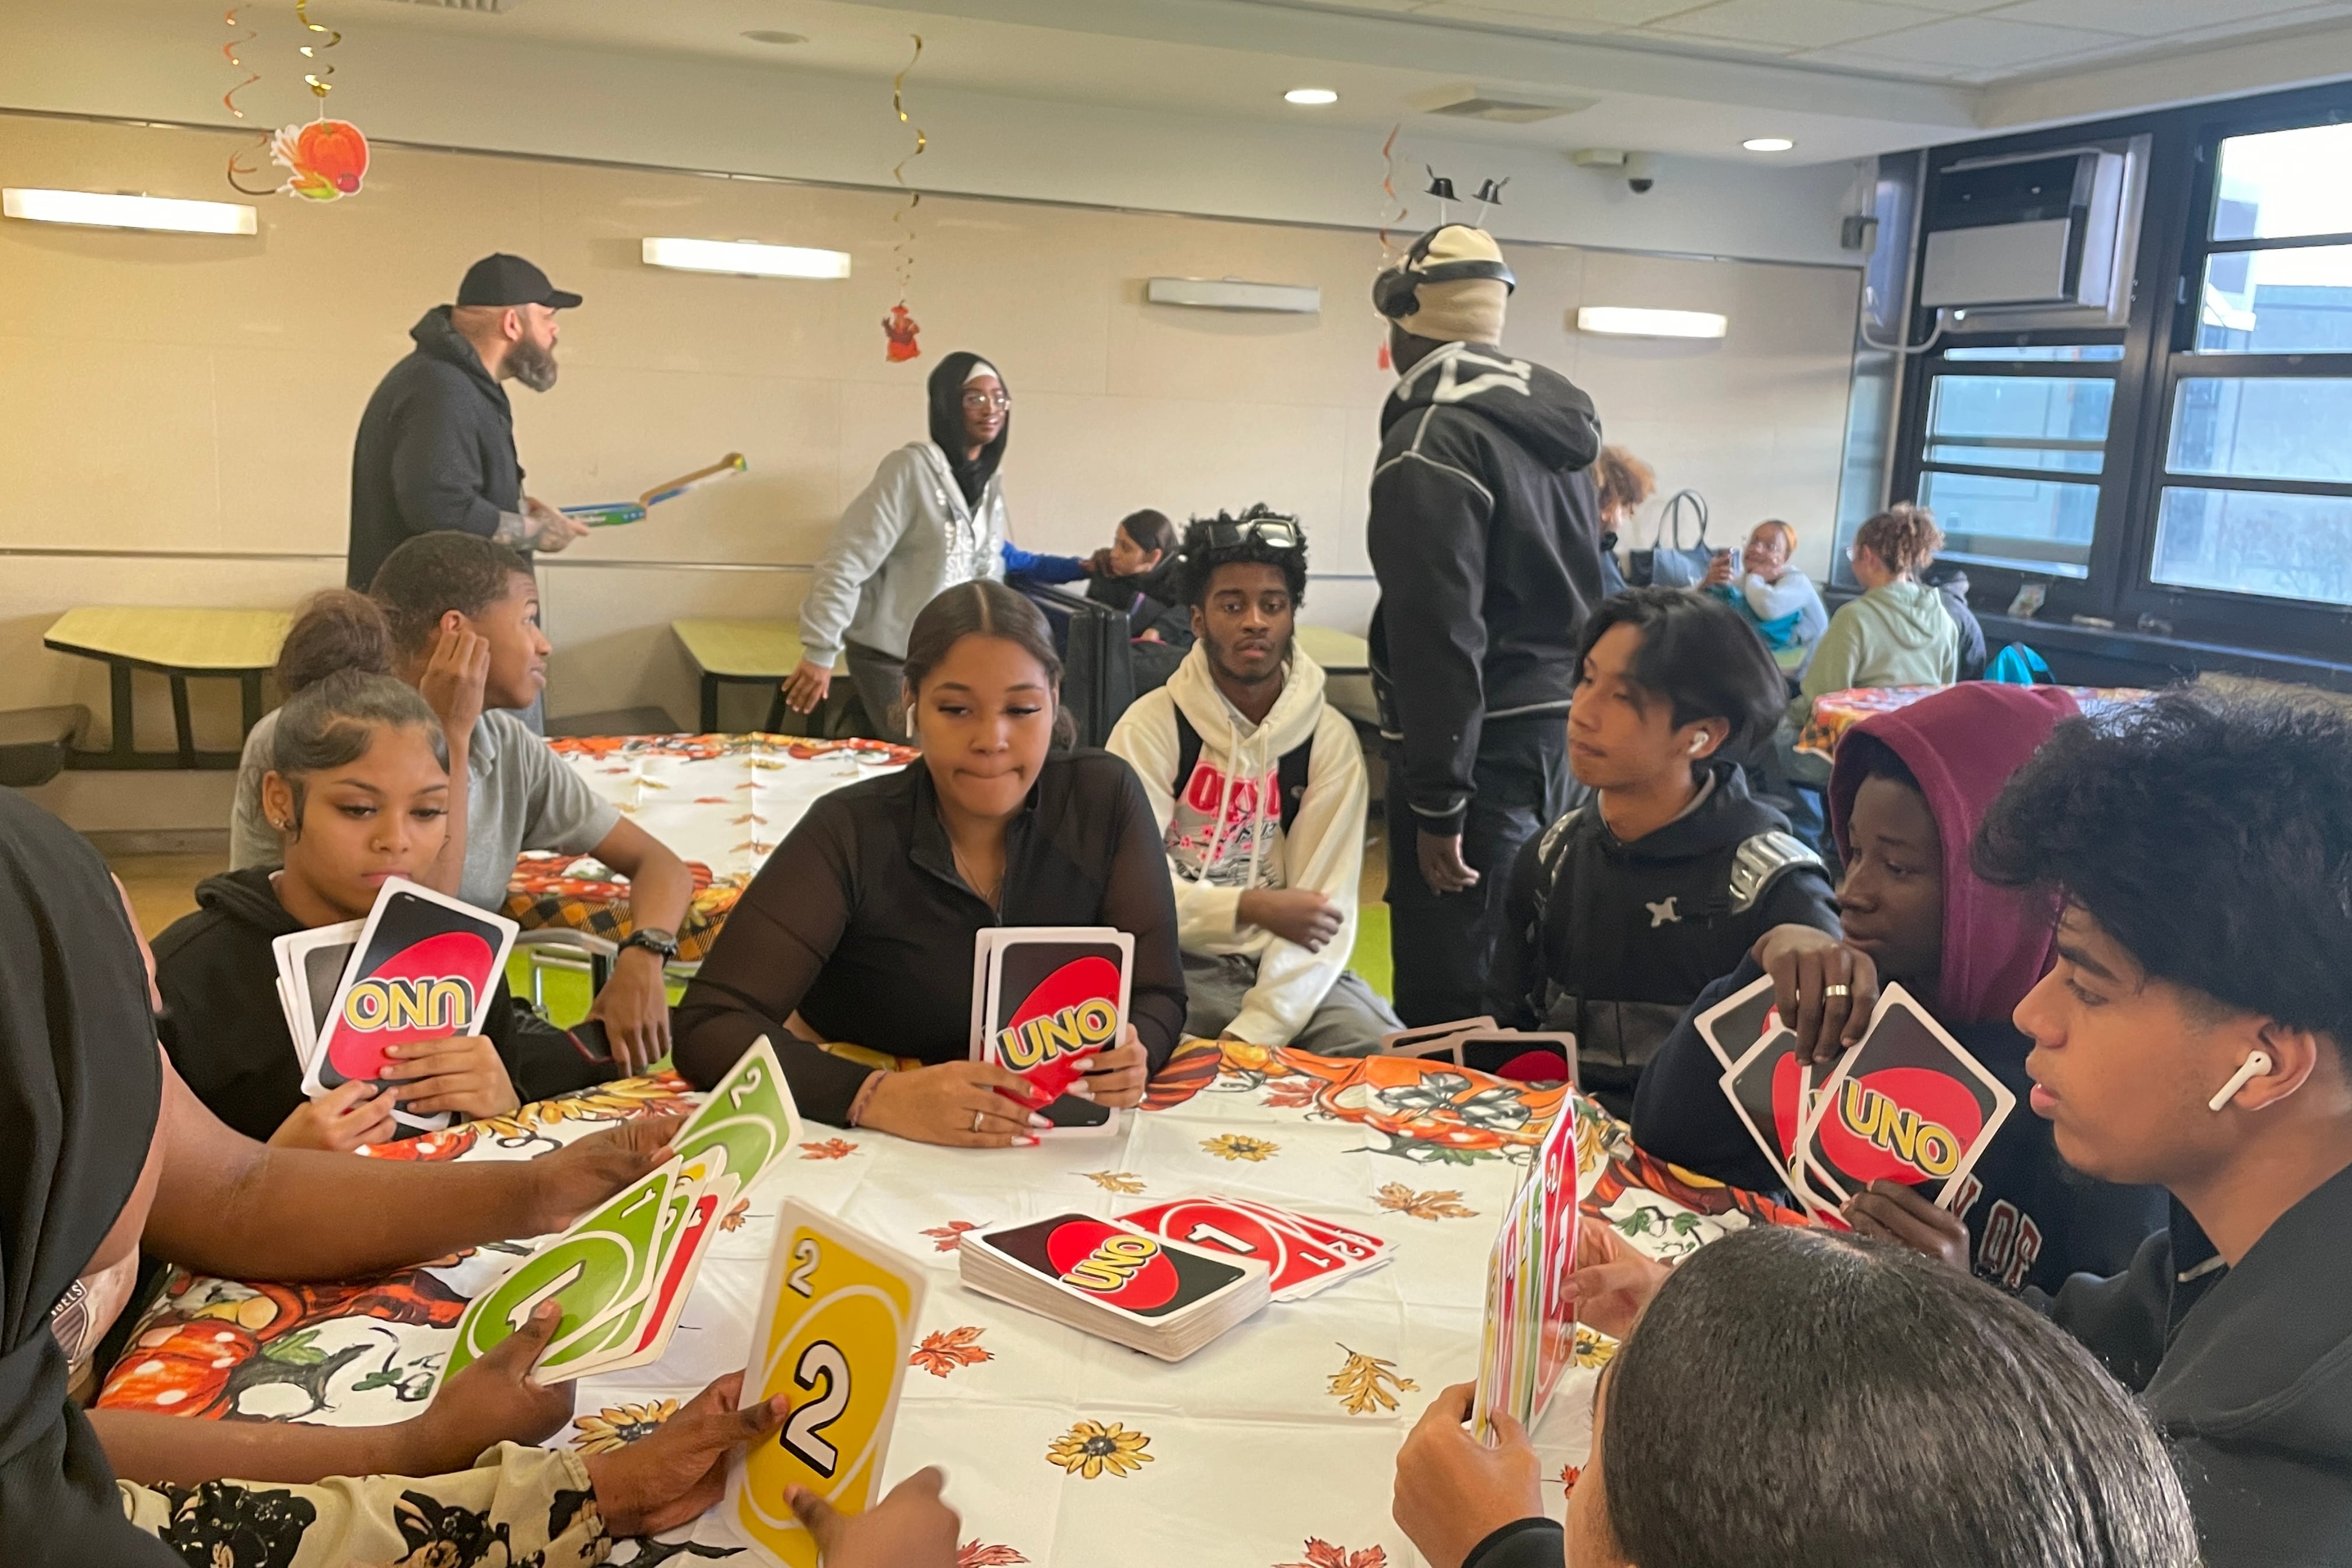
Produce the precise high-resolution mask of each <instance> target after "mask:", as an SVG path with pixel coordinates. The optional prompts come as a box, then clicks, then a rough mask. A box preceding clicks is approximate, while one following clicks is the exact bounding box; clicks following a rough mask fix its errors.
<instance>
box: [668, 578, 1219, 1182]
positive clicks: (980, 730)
mask: <svg viewBox="0 0 2352 1568" xmlns="http://www.w3.org/2000/svg"><path fill="white" fill-rule="evenodd" d="M1061 676H1062V664H1061V660H1060V658H1057V657H1056V656H1055V652H1054V644H1053V639H1052V637H1051V636H1050V635H1049V633H1048V632H1047V630H1046V626H1045V616H1043V615H1042V614H1041V613H1040V612H1039V611H1038V609H1037V607H1036V606H1035V605H1032V604H1031V603H1030V602H1029V601H1028V600H1026V599H1024V598H1023V597H1022V596H1021V595H1019V594H1016V593H1014V592H1013V590H1012V589H1010V588H1008V587H1006V586H1005V585H1004V584H1002V583H991V582H974V583H964V584H958V585H957V586H955V587H952V588H950V589H949V590H947V592H945V593H943V594H941V595H939V596H938V597H937V598H935V599H933V600H932V601H931V602H930V603H929V605H925V606H924V607H923V610H922V613H921V614H919V615H918V616H916V617H915V619H914V624H913V626H911V627H910V628H909V629H908V635H907V658H906V687H905V691H904V698H905V701H906V703H907V707H908V712H909V714H910V715H911V716H912V719H913V722H914V733H915V739H916V742H917V743H918V744H919V745H920V746H921V748H922V752H923V754H922V760H921V762H920V763H918V764H915V765H911V766H908V767H907V768H905V769H903V770H901V771H900V772H898V773H889V774H884V775H882V776H880V777H877V778H871V779H866V780H861V781H860V782H858V783H856V784H850V785H847V786H846V787H845V788H842V789H838V790H835V791H833V792H831V793H830V794H827V795H822V796H820V797H818V799H817V800H816V801H815V802H814V804H813V805H811V806H810V807H809V809H808V814H807V815H806V816H803V817H802V818H801V820H800V822H799V823H798V824H797V825H796V826H794V827H793V830H792V832H791V833H790V834H788V835H787V836H786V837H785V838H784V841H783V843H782V844H781V845H779V846H778V847H777V848H776V851H775V853H774V854H773V855H772V856H771V857H770V858H769V859H768V863H767V864H766V865H765V866H763V867H761V869H760V873H759V875H758V876H756V877H754V878H752V879H751V886H750V887H749V888H747V889H744V892H743V896H742V898H741V899H740V900H739V901H738V902H737V903H736V905H735V908H734V910H733V911H732V912H731V913H730V915H729V916H728V919H727V924H726V926H725V927H724V929H722V930H721V931H720V932H719V940H718V942H716V943H714V944H713V945H712V947H711V950H710V952H709V956H708V957H707V958H705V959H704V961H703V964H702V968H701V971H700V973H698V974H697V975H696V976H695V978H694V980H693V982H692V984H689V985H688V987H687V992H686V996H685V999H684V1000H683V1001H682V1002H680V1004H679V1005H678V1011H677V1066H678V1070H679V1071H681V1072H683V1073H684V1074H685V1075H686V1076H687V1077H688V1079H691V1080H692V1081H693V1082H695V1083H697V1084H698V1085H701V1086H703V1087H705V1088H708V1087H709V1086H710V1085H711V1084H713V1083H715V1082H717V1081H718V1079H719V1077H720V1076H721V1075H722V1074H723V1073H725V1072H726V1070H727V1069H728V1068H729V1067H730V1066H731V1065H733V1063H734V1061H735V1059H736V1058H738V1057H740V1056H741V1055H742V1054H743V1051H744V1050H745V1048H746V1047H749V1046H750V1045H751V1042H752V1041H753V1040H755V1039H757V1038H758V1037H761V1036H762V1035H765V1036H767V1037H770V1038H771V1039H772V1041H773V1042H774V1043H775V1046H776V1047H777V1056H778V1058H779V1059H780V1060H781V1061H782V1063H783V1067H784V1072H785V1076H786V1077H787V1078H788V1079H790V1081H791V1083H792V1088H793V1097H794V1098H795V1099H796V1100H798V1101H799V1103H800V1108H801V1110H803V1112H804V1113H806V1114H807V1115H809V1116H812V1117H814V1118H815V1119H816V1120H818V1121H829V1122H833V1123H835V1124H837V1125H844V1126H858V1127H872V1128H876V1129H878V1130H880V1131H885V1132H894V1133H897V1134H898V1136H900V1137H903V1138H910V1139H914V1140H916V1141H917V1142H926V1143H952V1144H961V1145H965V1146H969V1147H979V1148H996V1147H1003V1146H1004V1145H1006V1144H1010V1143H1014V1142H1024V1141H1027V1140H1029V1139H1031V1138H1032V1137H1033V1136H1034V1133H1033V1131H1032V1129H1033V1128H1034V1127H1035V1126H1036V1125H1038V1124H1039V1119H1037V1118H1035V1117H1034V1113H1033V1112H1032V1111H1030V1110H1028V1109H1027V1108H1026V1100H1025V1096H1026V1092H1027V1086H1026V1084H1025V1083H1024V1082H1023V1080H1022V1079H1019V1078H1018V1077H1016V1076H1015V1075H1013V1073H1010V1072H1008V1071H1006V1070H1005V1069H1004V1068H1000V1067H996V1066H994V1065H992V1064H990V1063H985V1062H975V1061H971V1060H970V1059H968V1058H969V1055H970V1047H971V969H972V963H971V959H972V942H973V939H974V937H975V936H976V935H977V934H978V933H979V931H981V929H982V927H985V926H992V925H1008V926H1010V925H1045V926H1112V927H1116V928H1117V929H1118V930H1120V931H1127V932H1129V933H1130V934H1131V935H1132V936H1133V937H1134V939H1135V968H1134V974H1133V976H1132V979H1131V983H1130V990H1131V997H1130V1004H1129V1022H1128V1023H1127V1024H1126V1025H1125V1026H1123V1027H1122V1028H1121V1030H1120V1033H1119V1038H1118V1044H1117V1045H1116V1046H1115V1047H1112V1048H1111V1049H1109V1050H1107V1051H1105V1052H1103V1053H1102V1055H1101V1056H1100V1058H1097V1066H1096V1070H1095V1073H1094V1075H1093V1076H1092V1078H1091V1079H1087V1080H1083V1081H1084V1083H1085V1084H1087V1085H1090V1092H1091V1093H1092V1095H1093V1097H1094V1098H1095V1099H1097V1100H1100V1101H1101V1102H1102V1103H1104V1104H1106V1105H1114V1106H1132V1105H1136V1104H1139V1103H1140V1101H1141V1100H1142V1098H1143V1089H1144V1085H1145V1082H1146V1080H1147V1079H1148V1078H1149V1077H1150V1073H1151V1072H1153V1071H1155V1070H1157V1069H1158V1068H1159V1067H1160V1065H1161V1064H1162V1063H1164V1062H1165V1061H1166V1060H1167V1059H1168V1058H1169V1056H1170V1054H1171V1053H1172V1052H1173V1051H1174V1050H1175V1048H1176V1041H1177V1036H1178V1033H1179V1031H1180V1030H1181V1027H1182V1026H1183V1022H1184V969H1183V960H1182V958H1181V954H1180V953H1179V952H1178V949H1177V939H1176V902H1175V896H1174V894H1173V892H1172V891H1171V889H1170V886H1169V880H1168V858H1167V852H1166V850H1165V849H1164V848H1163V847H1161V845H1160V835H1159V832H1158V830H1157V826H1156V825H1155V823H1154V821H1153V818H1152V814H1151V803H1150V801H1149V800H1148V799H1146V798H1145V796H1144V793H1143V786H1142V785H1141V784H1139V783H1138V782H1137V780H1136V777H1135V774H1134V773H1133V772H1132V771H1131V770H1130V769H1129V767H1128V765H1127V764H1126V763H1123V762H1121V761H1120V760H1119V759H1118V758H1117V757H1114V756H1110V755H1108V754H1107V753H1105V752H1092V751H1085V752H1064V751H1061V750H1058V749H1057V748H1056V746H1055V742H1056V741H1057V740H1066V738H1067V736H1068V734H1069V721H1068V719H1067V717H1066V715H1065V714H1064V713H1063V711H1062V709H1061V701H1060V683H1061ZM819 1042H824V1043H823V1044H820V1043H819ZM890 1058H912V1059H914V1060H915V1061H918V1062H920V1063H923V1064H925V1065H923V1066H920V1067H918V1068H915V1069H914V1070H912V1071H905V1072H898V1071H890V1070H887V1068H884V1067H882V1066H880V1065H879V1063H881V1062H884V1061H887V1060H889V1059H890ZM999 1089H1008V1090H1011V1091H1012V1093H1013V1094H1014V1095H1017V1096H1023V1097H1024V1098H1023V1099H1021V1100H1015V1099H1008V1098H1007V1097H1006V1096H1005V1095H1003V1094H1000V1093H998V1092H997V1090H999ZM1074 1092H1075V1091H1074Z"/></svg>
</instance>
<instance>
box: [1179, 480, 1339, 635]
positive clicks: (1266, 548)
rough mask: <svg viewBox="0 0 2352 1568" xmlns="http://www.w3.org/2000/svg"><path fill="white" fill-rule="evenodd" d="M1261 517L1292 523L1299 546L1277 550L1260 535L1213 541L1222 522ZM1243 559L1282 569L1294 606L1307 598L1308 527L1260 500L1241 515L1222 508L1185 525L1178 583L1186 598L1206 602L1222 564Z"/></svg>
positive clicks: (1227, 524) (1195, 602)
mask: <svg viewBox="0 0 2352 1568" xmlns="http://www.w3.org/2000/svg"><path fill="white" fill-rule="evenodd" d="M1259 518H1271V519H1276V520H1278V521H1283V522H1286V523H1288V524H1290V528H1291V531H1292V532H1294V533H1296V534H1297V536H1298V543H1297V547H1296V548H1294V549H1290V550H1277V549H1276V548H1275V547H1274V546H1273V545H1270V544H1267V543H1265V542H1263V541H1261V540H1257V539H1244V540H1243V541H1242V542H1240V543H1238V544H1226V545H1217V544H1213V543H1211V542H1210V541H1211V539H1212V538H1213V531H1214V530H1215V529H1216V527H1217V525H1219V524H1220V523H1222V524H1223V525H1224V526H1225V527H1227V528H1232V527H1234V526H1236V525H1238V524H1243V523H1248V522H1254V521H1257V520H1258V519H1259ZM1244 562H1262V563H1265V564H1266V565H1268V566H1278V567H1280V568H1281V569H1282V580H1283V582H1284V583H1285V584H1286V585H1287V586H1288V587H1289V589H1290V604H1291V607H1292V608H1293V609H1296V608H1297V607H1298V606H1299V605H1304V604H1305V603H1306V602H1307V531H1306V529H1304V528H1302V527H1300V526H1299V522H1298V520H1297V518H1295V517H1293V516H1291V515H1290V514H1289V513H1288V512H1283V511H1276V510H1274V508H1272V507H1270V506H1268V505H1266V504H1265V502H1264V501H1259V502H1257V503H1256V504H1255V505H1253V506H1252V507H1251V508H1250V509H1249V510H1247V511H1245V512H1244V513H1242V514H1241V515H1240V516H1239V517H1234V516H1232V515H1231V514H1229V513H1226V512H1223V511H1221V512H1219V513H1217V515H1216V516H1214V517H1196V518H1194V519H1193V520H1192V521H1191V522H1189V523H1187V524H1186V525H1185V527H1184V550H1183V564H1182V565H1181V567H1180V568H1179V569H1178V572H1177V584H1178V587H1179V589H1180V590H1181V592H1182V594H1183V595H1184V602H1185V603H1186V604H1188V605H1195V606H1198V605H1205V604H1206V603H1208V598H1209V580H1210V579H1211V578H1213V577H1214V576H1215V575H1216V574H1217V568H1218V567H1220V566H1234V565H1238V564H1241V563H1244Z"/></svg>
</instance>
